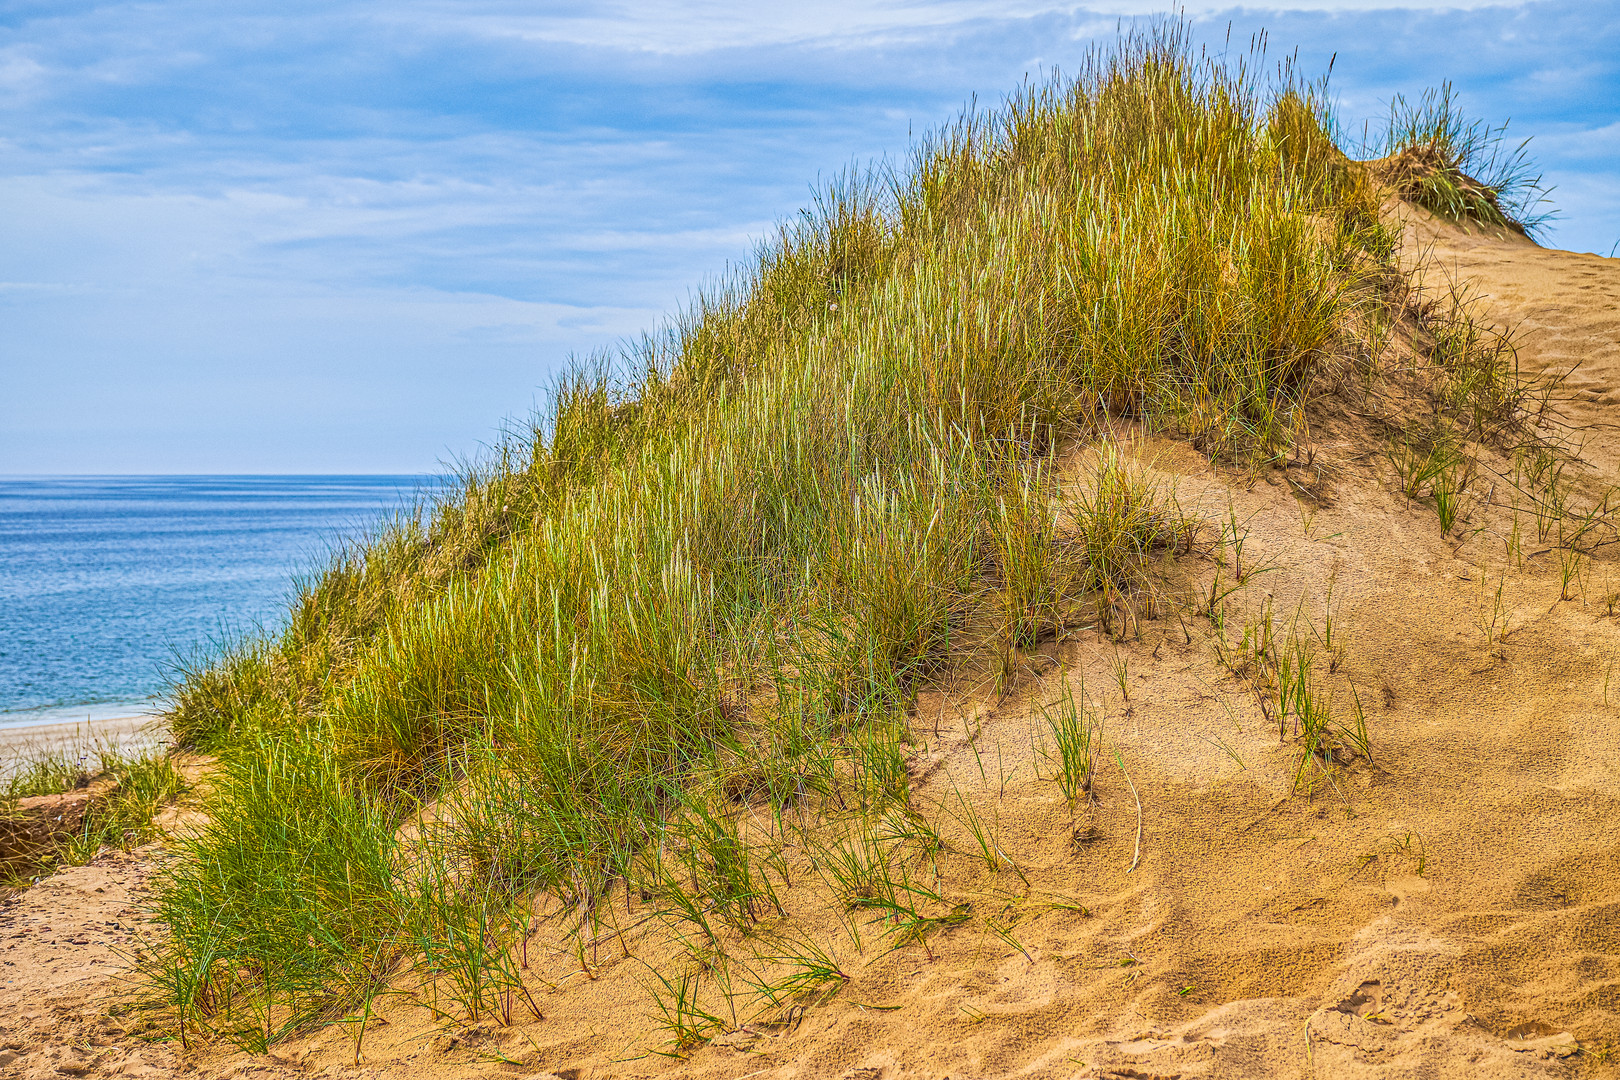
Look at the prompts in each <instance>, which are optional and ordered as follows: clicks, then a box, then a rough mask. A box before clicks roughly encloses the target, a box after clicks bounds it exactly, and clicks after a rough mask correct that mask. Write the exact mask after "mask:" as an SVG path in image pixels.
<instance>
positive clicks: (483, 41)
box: [0, 0, 1620, 475]
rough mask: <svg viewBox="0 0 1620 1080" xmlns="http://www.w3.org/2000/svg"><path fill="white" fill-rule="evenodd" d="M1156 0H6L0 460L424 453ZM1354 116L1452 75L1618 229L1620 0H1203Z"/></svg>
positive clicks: (319, 460) (1589, 208)
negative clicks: (1492, 0)
mask: <svg viewBox="0 0 1620 1080" xmlns="http://www.w3.org/2000/svg"><path fill="white" fill-rule="evenodd" d="M1163 10H1165V9H1164V8H1162V7H1159V6H1156V5H1150V4H1147V3H1138V2H1136V0H1116V2H1115V3H1113V5H1112V6H1104V7H1090V8H1076V7H1073V6H1071V5H1061V4H1050V3H1041V2H1038V0H1011V2H1002V3H984V2H979V0H945V2H937V3H928V2H921V0H911V2H906V0H878V2H874V3H865V4H853V3H845V2H838V0H800V2H796V3H794V4H791V5H790V4H780V5H775V4H761V3H758V2H757V0H755V2H742V0H696V2H687V3H662V4H661V3H635V4H628V3H626V4H618V3H603V4H596V5H569V4H563V3H546V2H536V3H506V2H501V0H458V2H455V3H451V2H447V0H379V2H359V0H322V2H320V3H310V2H307V0H274V2H268V0H237V2H233V3H230V4H220V3H218V2H217V0H138V2H123V0H110V2H95V0H57V2H49V3H46V2H30V0H10V2H9V3H7V4H6V5H4V6H3V7H0V207H3V210H0V474H10V475H18V474H23V475H27V474H51V473H101V474H106V473H365V472H430V471H434V470H435V469H437V468H439V467H440V466H441V465H442V464H444V463H447V462H454V461H458V460H466V459H469V458H476V457H477V456H479V455H480V454H481V453H483V452H485V450H486V448H487V447H488V446H490V445H491V444H492V443H494V442H495V441H496V440H497V439H498V437H499V432H500V430H501V429H502V427H503V426H504V425H505V424H507V423H509V422H521V421H522V420H523V418H524V417H526V416H527V415H528V414H529V413H530V411H531V410H532V409H533V408H534V407H535V406H536V405H537V404H538V403H539V402H540V401H542V400H543V397H544V394H545V392H546V387H547V386H548V384H549V382H550V380H551V379H552V378H554V377H555V375H556V373H557V372H558V370H559V369H560V368H561V366H562V365H563V364H564V363H565V362H566V361H567V359H568V357H569V356H570V355H587V354H590V353H593V352H596V351H598V350H601V349H604V348H612V347H614V345H615V343H617V342H622V341H624V340H626V339H629V338H633V337H634V336H635V335H638V334H640V333H642V332H645V331H649V330H654V329H656V327H657V326H658V324H659V322H660V320H661V319H662V318H663V317H664V316H666V315H668V314H669V313H672V312H674V311H676V310H678V309H679V308H680V307H681V305H683V304H684V303H685V302H686V301H687V300H688V299H689V298H690V297H691V295H692V294H693V292H694V290H696V289H698V288H701V287H702V286H703V285H704V283H705V282H712V281H714V280H716V279H717V278H718V277H719V276H720V275H723V274H724V273H725V272H726V268H727V267H728V265H732V264H735V263H737V262H739V261H743V260H746V259H747V258H748V256H749V254H750V252H751V251H752V250H753V249H754V246H755V245H756V244H757V243H759V242H760V241H761V240H763V239H765V238H767V237H768V236H769V235H770V234H771V233H772V231H773V229H774V227H775V225H776V223H778V222H781V221H783V220H785V219H787V218H789V217H791V216H792V215H793V214H794V213H795V212H796V211H797V210H798V208H799V207H801V206H804V205H806V204H807V202H808V201H809V199H810V197H811V193H812V189H813V187H814V186H815V185H816V184H817V183H818V182H825V181H826V180H828V179H830V178H831V177H833V176H835V175H836V174H837V173H838V172H839V171H841V170H842V169H845V168H847V167H849V166H851V165H858V164H861V163H867V162H873V161H889V162H898V161H904V159H905V157H906V154H907V150H908V147H909V146H910V145H911V144H912V142H913V140H914V138H915V137H916V136H918V135H920V134H922V133H924V132H926V131H928V130H930V129H932V128H935V127H937V126H939V125H940V124H942V123H944V122H947V121H948V120H950V119H951V118H953V117H954V116H956V115H957V113H958V112H959V111H960V110H961V109H962V107H963V106H964V105H965V104H966V103H968V102H970V101H975V100H976V101H977V102H978V103H979V104H981V105H993V104H994V103H995V102H996V101H998V100H999V99H1000V98H1001V97H1002V96H1003V95H1004V94H1006V93H1008V92H1009V91H1011V90H1013V89H1014V88H1016V87H1017V86H1018V85H1019V84H1020V82H1022V81H1023V80H1024V79H1025V78H1026V77H1036V78H1039V77H1042V76H1043V75H1045V74H1046V73H1049V72H1051V71H1053V70H1054V69H1056V70H1059V71H1061V70H1066V69H1072V68H1074V67H1076V66H1078V62H1079V61H1080V59H1081V58H1082V57H1083V55H1084V53H1085V51H1086V50H1087V48H1088V47H1090V46H1091V45H1092V44H1093V43H1095V42H1098V41H1103V42H1106V41H1108V40H1111V39H1112V38H1113V36H1114V35H1115V33H1116V30H1117V28H1118V27H1119V26H1120V25H1121V21H1122V20H1124V21H1125V22H1126V23H1129V22H1132V21H1137V22H1141V21H1150V20H1151V19H1153V18H1154V17H1155V16H1156V13H1157V12H1161V11H1163ZM1185 11H1186V15H1187V17H1188V18H1189V19H1191V20H1192V22H1193V25H1194V32H1195V34H1196V36H1197V37H1198V38H1200V39H1201V40H1203V41H1206V42H1209V43H1211V44H1212V45H1213V46H1215V47H1217V48H1221V47H1223V43H1225V42H1226V41H1228V40H1230V41H1231V42H1232V43H1234V46H1235V47H1239V48H1246V47H1247V43H1248V41H1249V40H1250V37H1251V35H1253V34H1254V33H1255V32H1257V31H1259V30H1261V29H1265V30H1266V31H1267V32H1268V34H1269V43H1270V46H1269V47H1270V54H1269V55H1270V56H1271V57H1273V58H1277V59H1280V58H1281V57H1283V56H1284V55H1286V54H1288V53H1291V52H1293V51H1295V50H1297V53H1298V63H1299V66H1300V68H1301V69H1302V70H1303V71H1305V72H1307V73H1317V72H1321V71H1325V70H1326V69H1327V67H1328V64H1329V61H1330V60H1331V61H1332V64H1333V67H1332V78H1331V82H1330V89H1331V93H1332V95H1333V97H1334V99H1335V102H1336V108H1337V112H1338V115H1339V116H1340V118H1341V121H1342V122H1343V123H1344V124H1345V125H1346V126H1347V127H1348V128H1350V129H1352V130H1356V131H1360V130H1361V123H1362V121H1363V120H1369V119H1370V120H1374V121H1376V119H1377V118H1378V117H1380V116H1382V115H1383V114H1384V113H1385V112H1386V110H1387V105H1388V102H1389V100H1390V98H1391V96H1392V95H1394V94H1398V93H1399V94H1405V95H1407V96H1409V97H1411V96H1414V95H1417V94H1420V93H1422V92H1423V90H1424V89H1425V88H1427V87H1432V86H1438V85H1440V84H1441V83H1442V82H1445V81H1447V80H1450V81H1451V82H1452V84H1453V85H1454V87H1455V89H1456V91H1457V93H1458V95H1459V98H1460V103H1461V107H1462V109H1463V110H1464V111H1465V112H1466V113H1467V114H1468V115H1469V116H1471V117H1477V118H1479V119H1482V120H1487V121H1490V122H1491V123H1493V124H1494V123H1500V122H1502V121H1504V120H1511V123H1510V124H1509V127H1508V133H1509V136H1510V137H1511V138H1513V139H1514V140H1515V141H1517V140H1518V139H1522V138H1525V137H1531V143H1530V146H1529V152H1530V154H1531V156H1532V157H1533V158H1534V160H1535V162H1536V164H1537V166H1538V168H1539V169H1540V170H1541V171H1542V173H1543V175H1544V177H1545V180H1546V182H1547V183H1549V184H1551V185H1553V186H1554V187H1555V190H1554V192H1553V194H1552V196H1551V198H1552V202H1553V204H1554V206H1555V207H1556V208H1557V210H1558V211H1559V213H1560V216H1559V218H1558V219H1557V220H1556V221H1555V222H1554V223H1553V225H1552V227H1551V228H1550V229H1549V231H1548V234H1547V237H1546V242H1547V243H1549V244H1551V245H1553V246H1557V247H1564V248H1569V249H1572V250H1579V251H1593V252H1597V253H1599V254H1605V255H1607V254H1609V253H1610V251H1611V250H1613V249H1614V248H1615V245H1616V244H1617V243H1620V3H1616V2H1614V0H1595V2H1594V0H1584V2H1578V3H1567V2H1558V3H1523V4H1489V3H1474V4H1469V3H1460V4H1451V5H1446V6H1444V7H1441V6H1438V5H1431V6H1412V5H1410V4H1408V5H1405V6H1402V5H1399V4H1395V3H1387V2H1380V0H1365V2H1358V0H1342V2H1340V0H1316V2H1306V3H1297V4H1294V5H1293V6H1271V7H1247V8H1241V9H1234V8H1224V7H1221V6H1219V5H1218V4H1209V5H1206V6H1203V7H1199V6H1194V5H1188V6H1187V7H1186V8H1185Z"/></svg>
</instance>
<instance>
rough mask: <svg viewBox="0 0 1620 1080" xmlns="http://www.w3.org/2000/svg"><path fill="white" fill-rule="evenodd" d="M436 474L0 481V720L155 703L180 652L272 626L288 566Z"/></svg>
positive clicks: (107, 712)
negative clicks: (421, 475) (426, 475)
mask: <svg viewBox="0 0 1620 1080" xmlns="http://www.w3.org/2000/svg"><path fill="white" fill-rule="evenodd" d="M433 482H434V478H432V477H420V476H72V477H37V478H0V726H7V727H9V726H13V725H17V724H38V723H54V722H63V721H69V720H83V719H86V718H90V719H100V718H103V717H109V716H130V715H135V714H138V713H142V712H149V711H152V710H153V709H154V708H155V707H156V705H155V699H156V697H157V695H159V694H161V693H162V692H163V690H164V689H165V686H166V684H167V682H166V672H168V671H169V670H172V664H173V661H174V659H175V657H176V656H177V655H178V656H186V657H189V656H193V655H196V654H197V652H198V650H204V649H208V648H210V647H212V645H213V644H215V643H217V642H219V641H221V640H222V639H224V638H227V637H229V636H231V635H233V634H237V633H241V632H243V631H248V630H252V629H253V628H255V627H259V626H269V627H274V626H277V625H279V624H280V623H281V621H282V619H283V618H284V616H285V612H286V604H287V598H288V596H289V595H290V593H291V590H292V577H293V575H294V574H295V573H300V572H303V571H306V570H308V569H309V568H310V567H311V566H313V565H316V564H317V563H318V562H319V561H321V560H322V559H324V557H325V554H326V553H327V552H329V551H330V550H331V549H332V547H333V545H334V544H335V543H337V542H338V541H340V540H341V538H343V537H344V536H349V535H353V534H355V533H357V532H364V531H366V530H367V529H369V528H371V527H372V526H374V525H376V524H377V523H378V522H379V521H381V520H382V519H383V518H384V517H385V516H386V515H388V514H391V513H393V512H394V511H396V510H399V509H401V508H403V507H406V506H408V505H409V504H410V503H411V502H412V500H413V499H414V497H415V495H416V493H417V492H418V491H419V490H422V489H424V488H425V487H427V486H429V485H431V484H432V483H433Z"/></svg>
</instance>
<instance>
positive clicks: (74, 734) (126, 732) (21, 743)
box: [0, 715, 164, 777]
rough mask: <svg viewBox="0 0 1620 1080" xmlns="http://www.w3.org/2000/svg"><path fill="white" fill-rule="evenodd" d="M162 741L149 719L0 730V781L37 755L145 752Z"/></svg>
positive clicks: (157, 721)
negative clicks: (109, 750) (77, 752)
mask: <svg viewBox="0 0 1620 1080" xmlns="http://www.w3.org/2000/svg"><path fill="white" fill-rule="evenodd" d="M163 740H164V733H163V730H162V719H161V718H160V717H156V716H150V715H148V716H121V717H116V718H113V719H108V720H79V721H75V722H72V723H57V724H35V725H30V726H28V727H0V777H4V776H6V775H7V774H9V773H10V771H11V769H12V768H13V767H14V766H15V764H16V763H17V762H20V761H26V760H28V759H29V758H32V757H37V756H39V755H41V754H55V753H62V752H63V751H73V750H78V751H80V752H82V753H93V752H94V751H95V750H96V749H98V748H101V747H107V748H115V749H118V750H122V751H125V752H128V751H132V750H146V749H151V748H153V747H157V746H161V745H162V744H163Z"/></svg>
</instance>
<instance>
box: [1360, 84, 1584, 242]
mask: <svg viewBox="0 0 1620 1080" xmlns="http://www.w3.org/2000/svg"><path fill="white" fill-rule="evenodd" d="M1506 135H1507V125H1506V124H1503V125H1502V126H1501V127H1494V128H1493V127H1491V126H1490V125H1489V124H1486V123H1484V122H1483V121H1478V120H1473V121H1470V120H1468V119H1466V118H1465V117H1464V116H1463V115H1462V113H1461V112H1459V111H1458V109H1457V103H1456V97H1455V95H1454V94H1453V92H1452V89H1451V84H1450V83H1446V84H1445V85H1444V86H1442V87H1441V88H1440V89H1439V90H1428V91H1426V92H1425V93H1424V94H1423V96H1422V97H1420V98H1419V99H1418V100H1417V101H1416V102H1412V101H1408V100H1407V99H1406V98H1405V97H1404V96H1402V95H1400V94H1397V95H1395V97H1394V98H1393V99H1392V100H1391V101H1390V106H1389V119H1388V121H1387V123H1386V125H1385V129H1384V137H1383V147H1382V149H1383V154H1384V156H1383V157H1382V158H1381V159H1380V160H1379V161H1376V162H1374V163H1373V166H1374V172H1375V173H1376V174H1377V175H1378V177H1379V179H1380V180H1381V181H1382V182H1384V183H1386V184H1388V185H1389V186H1390V187H1391V188H1392V189H1393V190H1394V192H1395V194H1397V195H1399V196H1400V197H1401V198H1403V199H1406V200H1407V201H1409V202H1413V203H1416V204H1417V205H1419V206H1422V207H1425V208H1426V209H1429V210H1432V211H1434V212H1435V213H1436V214H1439V215H1440V216H1442V217H1445V218H1448V219H1450V220H1452V221H1475V222H1479V223H1481V224H1484V225H1492V226H1496V227H1498V228H1505V229H1512V230H1514V231H1515V232H1518V233H1521V234H1523V235H1524V236H1528V237H1531V238H1534V237H1535V236H1536V235H1537V234H1538V233H1539V232H1540V231H1541V230H1542V228H1543V227H1544V226H1545V225H1546V224H1547V222H1548V221H1550V220H1551V219H1552V217H1553V214H1552V212H1551V211H1547V210H1542V209H1541V208H1540V207H1541V205H1542V204H1543V203H1544V202H1546V197H1547V195H1548V193H1549V191H1550V190H1551V189H1549V188H1547V187H1545V186H1543V185H1542V182H1541V176H1540V175H1539V174H1537V173H1535V171H1534V169H1533V167H1532V166H1531V164H1530V159H1529V157H1528V156H1527V155H1526V154H1525V147H1526V146H1527V144H1528V143H1529V140H1528V139H1526V140H1525V141H1524V142H1521V143H1519V144H1518V145H1517V146H1515V147H1512V148H1511V149H1510V148H1508V146H1507V145H1506V144H1504V142H1503V139H1504V138H1505V137H1506Z"/></svg>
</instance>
